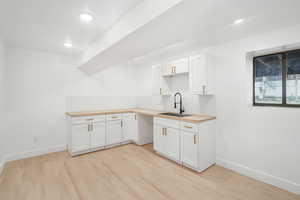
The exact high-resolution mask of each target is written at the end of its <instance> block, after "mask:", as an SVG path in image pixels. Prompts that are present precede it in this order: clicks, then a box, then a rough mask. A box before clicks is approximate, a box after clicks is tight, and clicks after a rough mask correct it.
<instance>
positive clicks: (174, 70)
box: [174, 66, 176, 74]
mask: <svg viewBox="0 0 300 200" xmlns="http://www.w3.org/2000/svg"><path fill="white" fill-rule="evenodd" d="M174 74H176V66H174Z"/></svg>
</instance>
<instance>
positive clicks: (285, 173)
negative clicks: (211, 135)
mask: <svg viewBox="0 0 300 200" xmlns="http://www.w3.org/2000/svg"><path fill="white" fill-rule="evenodd" d="M299 34H300V25H299V26H294V27H289V28H286V29H283V30H278V31H273V32H269V33H264V34H261V35H257V36H253V37H249V38H246V39H242V40H238V41H234V42H230V43H227V44H222V45H217V46H212V47H209V48H205V49H201V48H199V49H198V50H195V49H193V50H188V49H186V50H185V53H181V54H180V53H179V54H178V55H176V56H175V57H174V55H173V59H175V58H180V57H182V56H186V55H189V54H190V55H191V54H195V53H197V52H198V53H201V52H206V53H208V54H210V55H212V56H213V57H214V59H215V61H214V62H216V68H217V69H216V71H217V77H216V79H217V80H216V84H217V92H216V96H215V98H209V97H208V98H205V97H198V99H195V97H193V96H191V95H190V94H189V90H188V88H186V87H185V86H183V85H184V84H183V82H182V81H183V79H184V78H179V79H177V80H176V81H175V84H177V86H178V87H177V88H180V87H183V88H185V89H183V92H184V104H185V105H186V107H187V112H193V113H203V114H204V113H206V114H214V113H215V114H216V116H217V158H218V164H220V165H223V166H225V167H228V168H231V169H233V170H236V171H238V172H240V173H243V174H245V175H248V176H251V177H254V178H256V179H259V180H261V181H264V182H267V183H270V184H273V185H276V186H279V187H281V188H285V189H287V190H289V191H292V192H296V193H298V194H300V170H299V167H298V165H297V163H300V151H299V146H300V132H299V119H300V109H298V108H274V107H253V106H252V63H251V62H252V60H251V58H250V59H249V58H248V57H247V55H248V52H253V51H258V52H261V51H264V50H265V49H270V48H271V49H273V48H274V49H278V48H277V47H282V46H287V45H288V46H293V44H297V45H299V42H300V39H299ZM170 57H171V55H169V58H170ZM169 58H168V56H167V57H166V58H165V60H166V59H169ZM146 59H147V58H146ZM163 61H164V60H163V59H161V61H160V60H159V59H158V60H149V59H148V62H150V63H152V64H153V63H155V64H157V63H161V62H163ZM137 73H138V75H137V79H138V80H137V82H138V83H139V84H138V89H137V91H138V92H139V93H138V94H139V96H138V98H137V104H138V105H139V106H140V107H150V108H156V109H167V110H170V111H174V110H172V107H170V106H172V105H173V101H172V99H173V98H172V97H171V98H169V97H164V98H162V99H161V98H159V97H151V64H142V65H140V66H139V67H138V69H137ZM180 79H182V80H180ZM176 82H177V83H176ZM215 101H216V102H215ZM215 106H216V108H215Z"/></svg>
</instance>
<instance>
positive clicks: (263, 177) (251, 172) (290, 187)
mask: <svg viewBox="0 0 300 200" xmlns="http://www.w3.org/2000/svg"><path fill="white" fill-rule="evenodd" d="M217 165H220V166H222V167H225V168H228V169H231V170H233V171H235V172H238V173H240V174H242V175H245V176H249V177H251V178H254V179H256V180H259V181H262V182H264V183H268V184H271V185H274V186H276V187H279V188H282V189H285V190H287V191H290V192H293V193H296V194H299V195H300V184H297V183H294V182H292V181H289V180H286V179H283V178H279V177H276V176H273V175H270V174H267V173H265V172H262V171H259V170H255V169H251V168H249V167H246V166H243V165H240V164H238V163H234V162H231V161H228V160H224V159H221V158H217Z"/></svg>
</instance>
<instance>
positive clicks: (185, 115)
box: [159, 112, 191, 117]
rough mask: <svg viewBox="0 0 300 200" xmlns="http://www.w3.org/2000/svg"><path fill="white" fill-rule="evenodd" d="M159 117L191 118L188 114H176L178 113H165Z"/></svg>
mask: <svg viewBox="0 0 300 200" xmlns="http://www.w3.org/2000/svg"><path fill="white" fill-rule="evenodd" d="M159 114H160V115H167V116H174V117H188V116H191V115H189V114H178V113H169V112H166V113H159Z"/></svg>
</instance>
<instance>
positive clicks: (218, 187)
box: [0, 144, 300, 200]
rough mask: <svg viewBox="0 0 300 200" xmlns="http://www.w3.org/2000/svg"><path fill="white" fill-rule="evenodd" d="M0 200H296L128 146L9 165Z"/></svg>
mask: <svg viewBox="0 0 300 200" xmlns="http://www.w3.org/2000/svg"><path fill="white" fill-rule="evenodd" d="M0 199H1V200H48V199H49V200H96V199H97V200H102V199H103V200H122V199H124V200H127V199H128V200H144V199H145V200H177V199H178V200H194V199H197V200H200V199H201V200H206V199H209V200H227V199H233V200H237V199H242V200H249V199H255V200H279V199H280V200H291V199H297V200H300V196H298V195H295V194H292V193H289V192H287V191H284V190H281V189H279V188H276V187H273V186H271V185H268V184H264V183H261V182H259V181H256V180H253V179H251V178H248V177H245V176H241V175H239V174H237V173H235V172H232V171H230V170H227V169H224V168H222V167H219V166H213V167H211V168H209V169H208V170H206V171H205V172H203V173H201V174H198V173H195V172H193V171H191V170H187V169H185V168H182V167H181V166H179V165H177V164H175V163H173V162H170V161H168V160H166V159H164V158H161V157H159V156H157V155H156V154H154V153H153V151H152V150H151V146H145V147H140V146H136V145H133V144H130V145H125V146H121V147H117V148H113V149H108V150H104V151H98V152H95V153H90V154H86V155H82V156H78V157H75V158H71V157H70V156H69V155H68V153H67V152H59V153H52V154H48V155H44V156H39V157H34V158H28V159H24V160H19V161H14V162H10V163H8V164H7V165H6V167H5V169H4V171H3V174H2V175H1V176H0Z"/></svg>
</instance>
